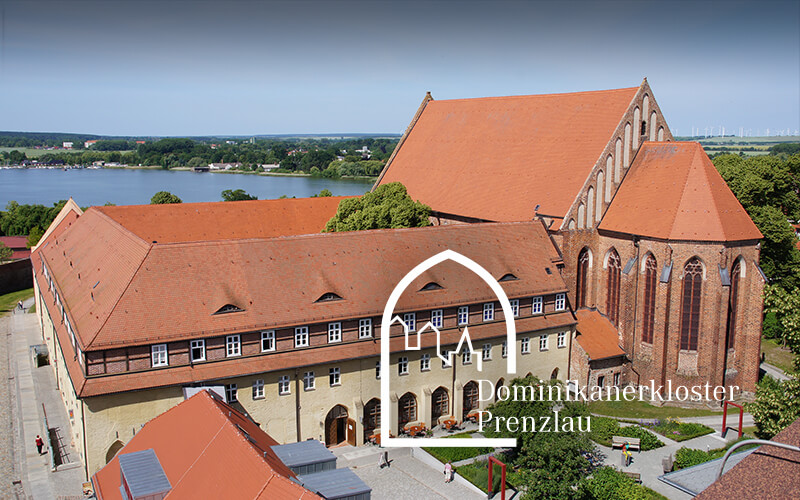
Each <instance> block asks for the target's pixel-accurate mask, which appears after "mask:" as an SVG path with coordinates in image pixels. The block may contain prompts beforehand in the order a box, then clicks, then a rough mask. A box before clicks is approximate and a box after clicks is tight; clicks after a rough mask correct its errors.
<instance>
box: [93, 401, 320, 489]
mask: <svg viewBox="0 0 800 500" xmlns="http://www.w3.org/2000/svg"><path fill="white" fill-rule="evenodd" d="M277 444H278V442H277V441H275V440H274V439H272V438H271V437H270V436H269V435H268V434H267V433H266V432H264V431H263V430H261V429H260V428H259V427H258V425H257V424H255V423H254V422H253V421H252V420H250V419H249V418H247V417H245V416H244V415H243V414H241V413H240V412H238V411H237V410H236V409H235V408H233V407H231V406H228V405H227V404H225V403H223V402H222V401H219V400H218V399H217V398H215V397H214V396H212V395H211V394H210V393H208V392H206V391H200V392H198V393H197V394H195V395H194V396H192V397H191V398H189V399H188V400H186V401H183V402H182V403H180V404H178V405H177V406H175V407H173V408H171V409H169V410H167V411H166V412H164V413H162V414H161V415H159V416H157V417H155V418H154V419H153V420H151V421H149V422H148V423H146V424H145V425H144V427H142V429H141V430H140V431H139V432H137V433H136V435H135V436H134V437H133V438H131V440H130V441H129V442H128V444H126V445H125V447H123V448H122V449H121V450H120V451H119V453H117V456H116V457H115V458H114V459H113V460H111V462H109V463H108V464H107V465H106V466H105V467H103V468H102V469H100V471H98V472H97V473H96V474H95V475H94V476H92V482H93V483H94V486H95V490H96V493H97V496H98V499H100V500H122V496H121V494H120V489H119V488H120V485H121V478H120V470H119V455H120V454H125V453H132V452H136V451H142V450H147V449H153V450H154V451H155V453H156V456H157V457H158V461H159V463H160V464H161V467H162V469H163V470H164V473H165V474H166V475H167V479H169V482H170V485H171V486H172V489H171V490H170V492H169V493H168V494H167V496H166V498H242V499H245V498H246V499H264V500H267V499H276V498H292V499H295V498H297V499H312V498H320V497H319V496H317V495H315V494H314V493H312V492H310V491H308V490H306V489H305V488H303V487H302V486H300V485H299V484H297V483H295V482H294V481H292V480H291V478H293V477H295V474H294V473H293V472H292V471H291V470H290V469H289V468H288V467H287V466H286V465H284V463H283V462H281V460H280V459H279V458H278V457H277V455H276V454H275V452H274V451H272V449H271V446H274V445H277Z"/></svg>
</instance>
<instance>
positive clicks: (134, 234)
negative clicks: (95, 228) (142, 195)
mask: <svg viewBox="0 0 800 500" xmlns="http://www.w3.org/2000/svg"><path fill="white" fill-rule="evenodd" d="M125 206H136V205H125ZM93 208H94V209H95V210H92V209H93ZM90 210H91V212H92V213H96V214H97V215H98V217H102V218H104V219H106V220H107V221H110V222H111V223H112V224H113V225H114V226H116V227H118V228H120V229H122V232H123V233H125V234H129V235H130V236H132V237H133V238H135V239H136V240H139V241H141V242H142V243H144V245H151V243H148V242H147V241H145V240H144V238H142V237H141V236H139V235H138V234H136V233H134V232H133V231H131V230H130V229H128V228H127V227H125V226H123V225H122V224H120V223H119V222H118V221H117V220H116V219H114V218H113V217H111V216H110V215H108V214H107V213H105V212H103V211H102V210H98V209H97V207H89V209H88V210H86V212H89V211H90Z"/></svg>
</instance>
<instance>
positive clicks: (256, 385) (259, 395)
mask: <svg viewBox="0 0 800 500" xmlns="http://www.w3.org/2000/svg"><path fill="white" fill-rule="evenodd" d="M253 399H254V400H255V399H264V380H263V379H258V380H256V381H255V382H253Z"/></svg>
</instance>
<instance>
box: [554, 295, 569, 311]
mask: <svg viewBox="0 0 800 500" xmlns="http://www.w3.org/2000/svg"><path fill="white" fill-rule="evenodd" d="M566 308H567V294H566V293H557V294H556V311H563V310H564V309H566Z"/></svg>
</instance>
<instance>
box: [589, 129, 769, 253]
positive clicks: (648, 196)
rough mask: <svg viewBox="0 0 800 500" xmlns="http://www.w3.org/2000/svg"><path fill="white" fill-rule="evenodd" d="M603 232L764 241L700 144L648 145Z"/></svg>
mask: <svg viewBox="0 0 800 500" xmlns="http://www.w3.org/2000/svg"><path fill="white" fill-rule="evenodd" d="M599 228H600V229H601V230H607V231H615V232H620V233H627V234H635V235H639V236H649V237H653V238H663V239H668V240H692V241H743V240H758V239H761V237H762V236H761V233H760V232H759V230H758V228H756V225H755V224H753V221H752V220H751V219H750V216H749V215H747V212H746V211H745V210H744V208H742V205H741V204H740V203H739V201H738V200H737V199H736V196H734V194H733V193H732V192H731V190H730V188H728V185H727V184H726V183H725V181H724V180H723V179H722V177H721V176H720V175H719V173H718V172H717V169H716V168H715V167H714V164H713V163H711V160H710V159H709V158H708V155H707V154H706V153H705V151H703V146H701V145H700V144H699V143H696V142H646V143H644V144H643V145H642V147H641V149H640V150H639V153H638V154H637V155H636V158H635V159H634V161H633V164H632V165H631V168H630V170H629V171H628V173H627V175H626V176H625V179H624V181H623V182H622V185H621V186H620V188H619V190H618V191H617V194H616V196H614V199H613V200H612V201H611V205H610V206H609V207H608V210H607V211H606V213H605V215H604V216H603V220H602V221H601V222H600V226H599Z"/></svg>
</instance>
